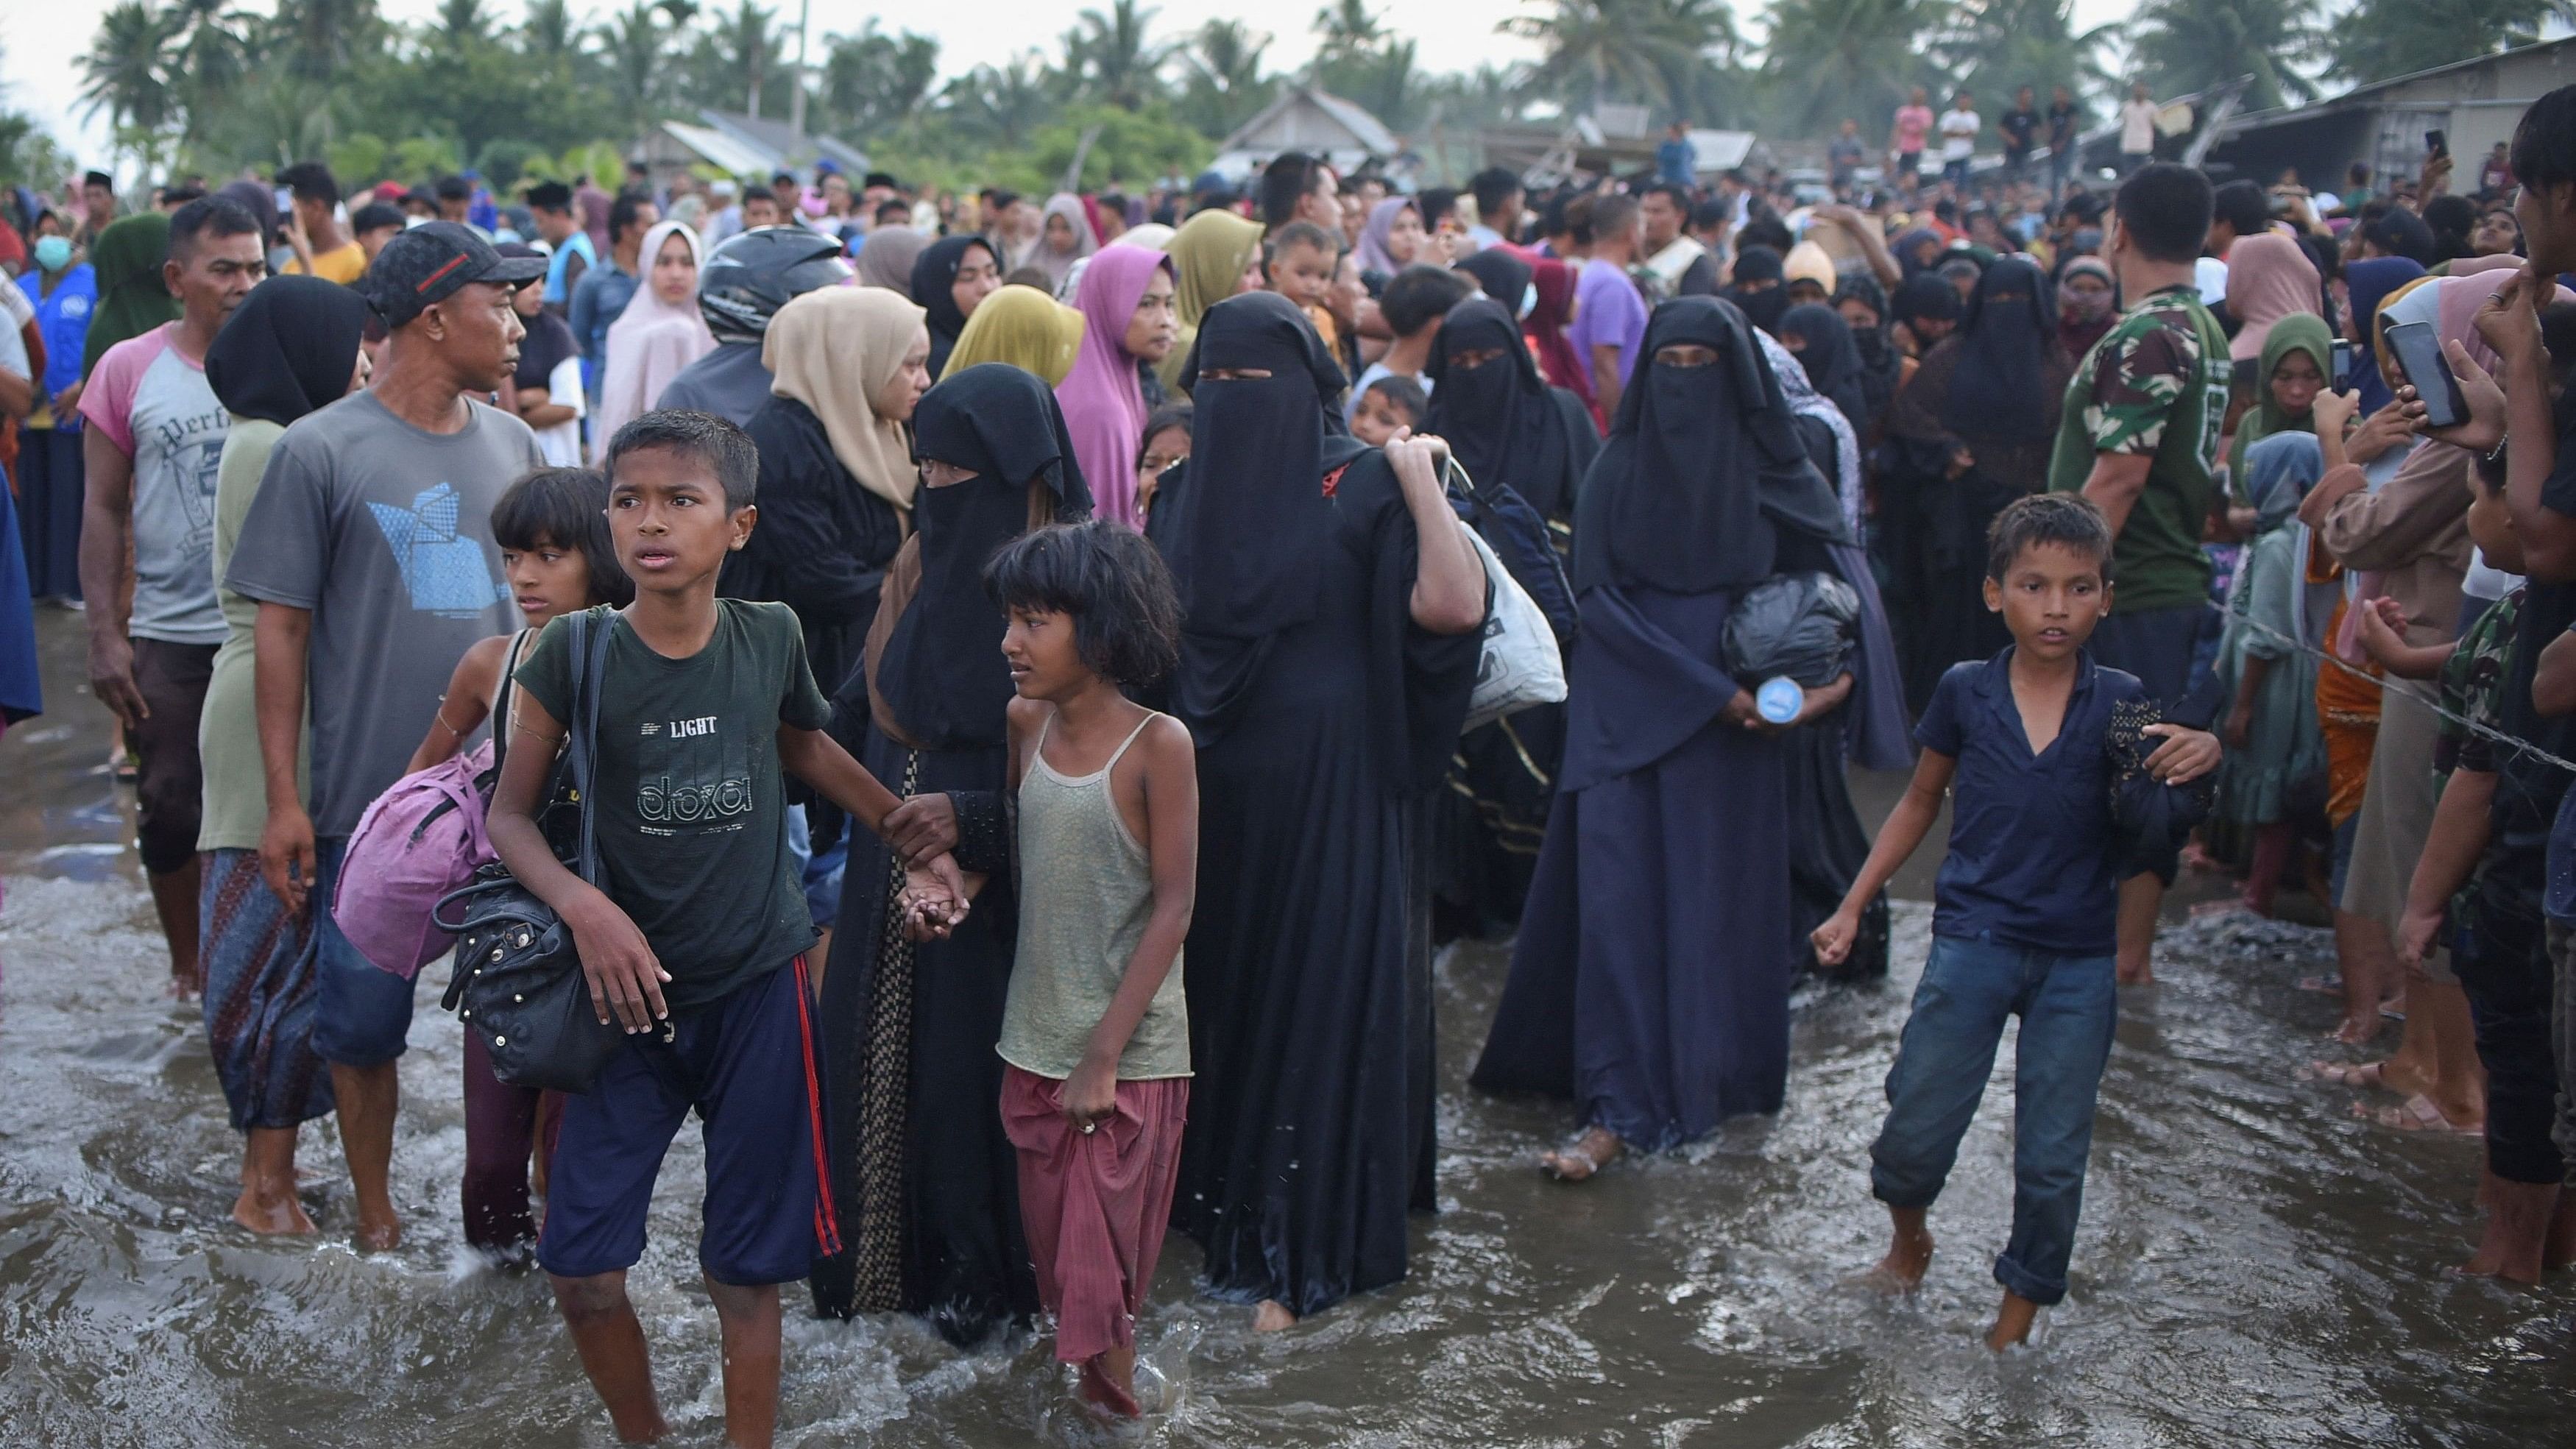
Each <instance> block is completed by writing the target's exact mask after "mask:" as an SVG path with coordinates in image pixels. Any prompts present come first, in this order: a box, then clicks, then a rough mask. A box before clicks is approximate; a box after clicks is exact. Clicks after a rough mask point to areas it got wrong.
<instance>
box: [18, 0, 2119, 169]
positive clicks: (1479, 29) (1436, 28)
mask: <svg viewBox="0 0 2576 1449" xmlns="http://www.w3.org/2000/svg"><path fill="white" fill-rule="evenodd" d="M109 3H110V0H8V3H7V4H5V5H0V45H5V46H6V53H5V55H0V86H5V87H6V88H7V89H6V93H5V97H0V100H5V103H6V104H7V105H9V106H12V107H15V108H18V109H20V110H24V111H26V112H28V113H30V114H31V115H33V116H34V117H35V118H36V120H37V122H38V123H39V124H41V125H43V126H44V127H45V128H46V129H48V130H50V131H51V132H53V134H54V138H55V139H56V140H58V141H60V142H62V143H63V144H64V145H65V146H67V147H70V148H71V149H72V150H73V151H74V152H75V153H77V154H78V155H79V156H80V157H81V159H82V160H83V161H85V162H86V161H88V160H90V159H92V158H93V157H95V156H96V155H98V154H99V153H100V152H102V151H104V150H105V148H106V145H107V140H108V131H107V126H106V124H105V122H104V121H103V120H100V119H97V118H91V117H86V116H83V115H82V114H81V108H80V84H81V79H80V68H79V65H78V60H79V57H80V55H81V53H82V52H83V51H86V50H87V49H88V48H89V42H90V37H91V36H92V35H93V34H94V33H95V32H96V31H97V29H98V17H99V15H100V13H101V12H102V11H104V10H106V9H107V7H108V5H109ZM242 3H243V6H244V8H246V9H251V10H261V11H264V10H268V9H270V8H271V6H272V3H273V0H242ZM379 3H380V5H381V8H382V9H383V10H384V12H385V14H386V15H387V16H389V17H391V18H393V19H396V20H405V21H412V20H425V19H428V18H429V17H430V16H432V15H434V14H435V13H436V12H437V9H438V0H379ZM487 3H488V8H489V9H491V10H492V11H493V13H495V14H496V15H499V16H502V17H505V18H507V19H510V20H513V21H515V19H516V18H517V14H518V10H519V0H487ZM576 3H580V0H576ZM774 3H776V4H777V8H778V9H779V10H780V11H781V12H782V13H784V14H785V15H786V17H787V18H788V19H789V20H790V21H791V22H792V21H793V19H794V17H795V0H774ZM1322 3H1323V0H1284V3H1280V0H1272V3H1262V4H1247V3H1244V0H1161V3H1160V7H1159V8H1160V12H1161V13H1160V14H1159V15H1157V16H1156V17H1155V22H1154V33H1155V34H1156V35H1157V36H1158V37H1163V38H1170V37H1176V36H1179V35H1182V34H1185V33H1187V32H1189V31H1191V30H1194V29H1196V28H1197V27H1198V25H1199V23H1200V22H1201V21H1203V20H1206V19H1207V18H1208V17H1210V16H1214V15H1235V16H1248V17H1251V18H1253V19H1254V21H1255V23H1256V24H1257V25H1258V26H1260V27H1261V28H1263V29H1267V30H1269V31H1270V32H1271V33H1272V34H1273V35H1274V36H1275V39H1274V40H1273V42H1272V44H1271V47H1270V50H1269V52H1268V54H1267V56H1266V57H1265V59H1266V60H1267V61H1268V63H1269V64H1270V66H1271V67H1272V68H1273V69H1286V68H1292V67H1294V66H1296V65H1299V64H1302V63H1303V62H1304V61H1305V60H1306V59H1307V58H1308V57H1309V56H1311V55H1312V54H1313V53H1314V49H1315V38H1314V35H1313V33H1312V32H1311V31H1309V30H1308V29H1306V28H1305V22H1306V21H1307V20H1309V19H1311V17H1312V15H1313V12H1314V8H1316V7H1318V6H1320V5H1321V4H1322ZM2135 3H2136V0H2076V4H2075V13H2076V17H2077V20H2078V22H2079V23H2081V24H2086V25H2096V24H2100V23H2102V22H2104V21H2106V20H2113V19H2118V18H2120V17H2123V16H2125V15H2127V14H2128V13H2130V11H2131V10H2132V9H2134V8H2135ZM587 8H588V9H589V11H590V18H593V19H596V18H598V17H599V16H601V15H604V14H606V13H607V12H608V11H609V10H610V9H611V8H612V7H611V5H610V4H609V3H608V0H592V3H590V4H589V5H588V6H587ZM711 8H718V7H711ZM1084 8H1085V4H1084V3H1083V0H974V3H970V4H960V5H943V6H935V7H930V8H928V9H927V10H922V9H915V10H912V11H910V12H909V13H899V14H884V13H882V12H881V11H879V9H878V8H877V7H875V6H870V5H863V4H858V3H853V0H814V3H813V15H812V35H813V40H814V44H815V46H816V48H817V50H818V51H819V49H820V47H821V45H822V41H823V37H824V36H826V35H828V34H831V33H833V32H835V31H852V30H856V29H858V28H859V27H860V26H861V25H862V24H863V23H865V21H866V19H867V18H868V17H869V16H870V15H872V14H875V15H879V16H880V18H879V19H878V22H877V23H878V25H879V26H880V27H881V28H883V29H887V30H906V29H911V30H920V31H925V32H927V33H929V34H931V35H934V36H937V37H938V39H939V45H940V50H939V59H940V68H941V70H942V72H943V73H945V74H955V73H957V72H959V71H964V70H968V69H971V68H973V67H974V66H976V65H979V64H983V63H985V62H989V61H1000V60H1004V59H1007V58H1008V57H1009V56H1010V55H1011V54H1012V53H1013V52H1014V51H1017V50H1022V49H1026V48H1028V47H1029V46H1030V45H1031V44H1044V45H1046V46H1047V47H1049V48H1050V49H1051V48H1052V45H1053V41H1054V38H1055V37H1056V36H1058V35H1060V34H1061V33H1063V31H1065V30H1066V29H1067V28H1069V27H1070V26H1071V25H1072V23H1073V17H1074V16H1076V15H1078V14H1080V13H1081V11H1082V10H1083V9H1084ZM1375 8H1376V9H1377V10H1378V11H1379V13H1380V14H1381V15H1382V16H1383V17H1384V19H1385V21H1386V23H1387V25H1388V26H1389V27H1390V28H1392V29H1393V30H1395V31H1396V32H1398V33H1399V34H1403V35H1407V36H1411V37H1413V38H1414V39H1416V40H1418V41H1420V42H1421V55H1420V63H1421V64H1422V65H1423V66H1424V67H1425V68H1426V69H1431V70H1461V69H1471V68H1473V67H1474V66H1476V65H1478V64H1481V63H1487V62H1491V63H1495V64H1503V63H1508V62H1510V61H1515V60H1526V59H1529V58H1531V56H1532V54H1533V51H1532V49H1531V47H1530V46H1529V45H1528V44H1527V43H1526V42H1523V41H1519V40H1515V39H1513V38H1511V37H1510V36H1506V35H1499V34H1496V33H1495V31H1494V25H1495V24H1496V22H1498V21H1501V20H1503V19H1505V18H1506V17H1509V16H1511V15H1515V14H1519V13H1522V10H1523V7H1522V6H1521V5H1518V4H1516V3H1514V0H1376V5H1375ZM1529 8H1530V10H1531V13H1539V10H1538V7H1537V6H1536V5H1532V6H1531V7H1529ZM1760 8H1761V7H1760V3H1759V0H1738V3H1737V5H1736V12H1737V14H1738V15H1739V16H1742V17H1746V18H1750V17H1752V16H1753V15H1755V14H1757V13H1758V12H1759V10H1760Z"/></svg>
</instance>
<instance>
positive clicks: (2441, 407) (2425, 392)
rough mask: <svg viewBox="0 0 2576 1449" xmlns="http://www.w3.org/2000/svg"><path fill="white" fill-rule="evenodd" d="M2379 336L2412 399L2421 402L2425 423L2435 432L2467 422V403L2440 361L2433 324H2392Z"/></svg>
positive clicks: (2443, 363)
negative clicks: (2411, 388) (2411, 390)
mask: <svg viewBox="0 0 2576 1449" xmlns="http://www.w3.org/2000/svg"><path fill="white" fill-rule="evenodd" d="M2382 335H2383V336H2385V337H2386V338H2387V339H2388V350H2389V352H2390V353H2392V354H2394V355H2395V357H2396V358H2397V366H2398V368H2399V370H2400V371H2403V372H2404V373H2405V374H2406V381H2407V382H2409V383H2411V384H2413V385H2414V388H2415V395H2416V396H2418V397H2420V398H2422V399H2423V400H2424V421H2425V422H2426V423H2428V424H2430V425H2432V426H2433V427H2437V428H2454V427H2458V426H2459V425H2460V424H2462V423H2465V422H2467V421H2468V420H2469V403H2468V399H2467V398H2466V397H2464V396H2462V395H2461V393H2460V380H2459V379H2458V378H2455V377H2453V376H2452V375H2451V365H2450V364H2449V363H2448V362H2446V361H2444V360H2443V358H2442V341H2441V338H2440V336H2439V335H2438V334H2437V333H2435V332H2434V330H2433V324H2432V323H2430V322H2397V323H2391V324H2390V325H2389V326H2388V327H2387V328H2386V329H2385V331H2384V332H2383V333H2382Z"/></svg>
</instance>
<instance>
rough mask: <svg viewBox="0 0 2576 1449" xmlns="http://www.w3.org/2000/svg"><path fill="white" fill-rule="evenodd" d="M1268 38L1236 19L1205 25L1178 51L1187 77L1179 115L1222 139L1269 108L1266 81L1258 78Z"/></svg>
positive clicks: (1269, 85)
mask: <svg viewBox="0 0 2576 1449" xmlns="http://www.w3.org/2000/svg"><path fill="white" fill-rule="evenodd" d="M1269 49H1270V37H1269V36H1268V35H1265V34H1263V33H1261V32H1260V31H1257V30H1254V29H1253V28H1252V27H1251V26H1249V25H1246V24H1245V23H1243V22H1242V21H1240V20H1210V21H1209V22H1207V23H1206V24H1204V25H1202V26H1200V27H1199V29H1198V34H1196V35H1194V36H1192V37H1191V38H1190V42H1189V44H1188V45H1187V46H1186V47H1184V48H1183V49H1182V50H1181V52H1180V58H1181V65H1182V68H1183V69H1184V70H1185V71H1187V73H1188V80H1187V85H1186V93H1185V94H1184V95H1183V96H1182V99H1181V113H1182V115H1183V116H1184V117H1185V118H1186V119H1187V120H1188V121H1189V122H1190V124H1192V125H1194V126H1196V127H1198V129H1199V130H1200V131H1202V132H1204V133H1206V134H1208V135H1210V136H1222V135H1225V134H1226V133H1227V132H1229V131H1232V130H1233V129H1234V128H1235V127H1237V126H1239V125H1242V124H1243V123H1244V122H1245V121H1248V120H1250V119H1251V118H1252V114H1253V112H1255V111H1257V110H1259V109H1260V108H1261V107H1262V106H1264V105H1266V104H1268V103H1269V99H1270V92H1271V90H1272V89H1273V86H1272V82H1271V81H1270V80H1269V79H1268V78H1267V77H1265V76H1263V75H1262V73H1261V57H1262V54H1263V53H1264V52H1265V51H1267V50H1269Z"/></svg>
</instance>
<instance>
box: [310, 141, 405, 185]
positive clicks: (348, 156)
mask: <svg viewBox="0 0 2576 1449" xmlns="http://www.w3.org/2000/svg"><path fill="white" fill-rule="evenodd" d="M393 154H394V148H393V147H392V146H391V145H390V144H388V143H387V142H386V140H385V138H384V137H382V136H379V135H376V134H375V133H373V132H370V131H361V132H359V133H358V134H356V135H354V136H345V137H342V138H341V139H340V140H338V141H335V142H333V143H332V144H331V145H330V146H329V147H327V148H326V149H325V150H324V151H323V153H322V156H323V159H324V160H325V161H327V162H329V163H330V166H331V174H332V175H334V176H336V177H339V178H340V179H341V181H342V182H343V183H345V184H346V185H349V186H362V185H364V184H366V183H367V182H368V181H369V180H371V179H374V178H376V177H380V176H383V175H385V174H386V171H387V163H388V162H390V161H392V160H393Z"/></svg>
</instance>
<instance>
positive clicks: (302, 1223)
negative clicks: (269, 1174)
mask: <svg viewBox="0 0 2576 1449" xmlns="http://www.w3.org/2000/svg"><path fill="white" fill-rule="evenodd" d="M233 1221H234V1222H237V1223H239V1224H241V1225H242V1226H243V1227H245V1228H248V1229H250V1230H251V1231H252V1232H254V1233H259V1234H262V1235H267V1234H272V1233H274V1234H295V1233H309V1232H312V1231H314V1227H313V1219H311V1218H309V1217H306V1216H305V1215H304V1204H303V1203H302V1202H301V1201H299V1200H298V1199H297V1198H296V1196H295V1180H294V1178H293V1176H292V1175H290V1176H289V1177H288V1178H287V1180H286V1181H285V1182H282V1183H280V1182H273V1181H269V1182H256V1183H254V1182H250V1181H244V1182H243V1183H242V1190H241V1196H240V1197H239V1198H236V1199H234V1201H233Z"/></svg>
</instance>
